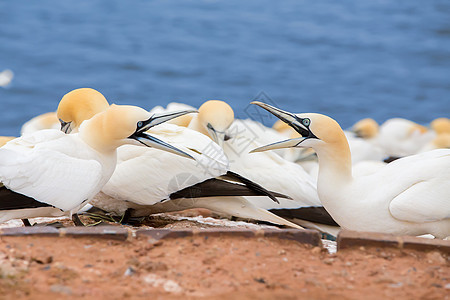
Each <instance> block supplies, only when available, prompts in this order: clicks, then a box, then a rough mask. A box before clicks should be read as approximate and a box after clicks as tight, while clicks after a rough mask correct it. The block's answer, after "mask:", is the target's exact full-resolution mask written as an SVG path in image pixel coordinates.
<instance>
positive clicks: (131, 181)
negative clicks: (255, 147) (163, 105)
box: [58, 90, 298, 227]
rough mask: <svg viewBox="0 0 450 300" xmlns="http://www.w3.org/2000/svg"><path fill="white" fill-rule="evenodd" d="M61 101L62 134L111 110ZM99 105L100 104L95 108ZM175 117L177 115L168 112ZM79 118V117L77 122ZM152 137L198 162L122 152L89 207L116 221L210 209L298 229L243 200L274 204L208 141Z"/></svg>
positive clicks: (180, 134) (136, 150)
mask: <svg viewBox="0 0 450 300" xmlns="http://www.w3.org/2000/svg"><path fill="white" fill-rule="evenodd" d="M97 93H98V92H97ZM91 96H94V97H91ZM63 100H64V102H63V101H61V104H60V105H59V107H58V116H59V118H60V119H61V121H62V124H63V128H69V127H70V128H69V130H67V132H69V131H70V130H71V129H76V126H77V125H79V124H81V122H83V119H89V118H90V117H91V116H92V114H95V113H98V112H100V111H102V110H104V109H105V105H106V106H107V105H108V104H107V102H106V104H105V101H106V100H104V98H101V97H97V96H96V92H95V91H92V90H78V91H77V92H71V93H68V94H67V95H66V96H64V98H63ZM95 102H100V104H99V105H93V104H94V103H95ZM86 110H88V112H86ZM171 114H176V112H171V111H167V112H166V115H171ZM157 115H158V114H155V116H157ZM75 116H78V117H79V119H78V120H77V121H76V120H75V119H74V118H75ZM68 124H70V125H68ZM148 133H150V134H151V135H152V136H155V137H158V138H159V139H161V140H165V141H167V142H169V143H170V144H171V145H175V146H176V147H177V148H179V149H182V150H183V151H184V152H186V153H189V154H190V155H191V156H192V157H194V158H195V161H194V160H187V159H184V158H182V157H177V156H174V155H171V154H169V153H164V152H161V151H158V150H154V149H149V148H142V147H136V146H134V145H124V146H122V147H119V148H118V150H117V152H118V160H117V166H116V169H115V171H114V173H113V175H112V177H111V178H110V180H109V181H108V183H106V184H105V185H104V186H103V188H102V191H101V192H100V193H99V194H97V195H96V196H95V197H94V198H93V199H92V201H91V204H93V205H94V206H96V207H98V208H101V209H103V210H105V211H107V212H109V213H112V214H114V215H123V214H124V213H125V212H126V211H127V210H128V209H131V216H147V215H150V214H153V213H160V212H167V211H177V210H183V209H187V208H208V209H210V210H212V211H214V212H216V213H219V214H225V215H231V216H237V217H241V218H249V219H256V220H262V221H268V222H272V223H276V224H281V225H287V226H290V227H298V226H297V225H295V224H293V223H290V222H288V221H286V220H284V219H283V218H280V217H278V216H276V215H274V214H272V213H270V212H268V211H266V210H264V209H261V208H258V207H255V206H254V205H252V204H251V203H250V202H248V201H247V200H246V198H245V197H242V196H246V195H260V196H270V197H271V198H272V199H275V198H274V197H273V196H272V193H270V192H268V191H266V190H265V189H264V188H262V187H260V186H259V185H257V184H255V183H252V182H250V181H248V180H246V179H245V178H242V177H241V176H239V175H237V174H234V173H231V172H228V171H229V169H228V160H227V158H226V156H225V155H224V154H223V151H222V149H221V148H220V147H219V146H218V145H216V144H214V143H212V142H211V140H210V139H209V138H208V137H207V136H205V135H203V134H201V133H199V132H196V131H194V130H190V129H188V128H185V127H180V126H177V125H174V124H161V125H160V126H157V127H154V128H152V129H151V130H150V131H149V132H148ZM258 198H264V197H258ZM275 200H276V199H275ZM270 201H272V200H270Z"/></svg>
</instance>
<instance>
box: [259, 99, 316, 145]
mask: <svg viewBox="0 0 450 300" xmlns="http://www.w3.org/2000/svg"><path fill="white" fill-rule="evenodd" d="M251 104H256V105H258V106H259V107H262V108H264V109H265V110H267V111H268V112H270V113H271V114H273V115H274V116H275V117H277V118H279V119H280V120H281V121H283V122H285V123H287V124H288V125H289V126H291V127H292V128H294V130H295V131H297V132H298V133H299V134H300V135H301V136H303V137H309V136H310V133H311V132H310V131H309V129H308V128H306V127H305V126H304V125H303V124H301V121H300V120H299V118H297V116H296V115H294V114H293V113H290V112H287V111H284V110H281V109H279V108H276V107H273V106H271V105H269V104H266V103H262V102H259V101H253V102H251Z"/></svg>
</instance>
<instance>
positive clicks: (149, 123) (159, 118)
mask: <svg viewBox="0 0 450 300" xmlns="http://www.w3.org/2000/svg"><path fill="white" fill-rule="evenodd" d="M190 113H198V111H196V110H180V111H172V112H164V113H157V114H154V115H153V116H152V117H151V118H150V119H148V120H146V121H143V125H142V127H141V128H138V129H139V131H147V130H149V129H150V128H152V127H154V126H156V125H159V124H161V123H164V122H167V121H170V120H172V119H175V118H178V117H181V116H184V115H186V114H190Z"/></svg>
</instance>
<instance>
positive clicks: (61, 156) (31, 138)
mask: <svg viewBox="0 0 450 300" xmlns="http://www.w3.org/2000/svg"><path fill="white" fill-rule="evenodd" d="M160 123H161V119H157V118H154V116H153V115H151V114H150V113H149V112H147V111H145V110H144V109H142V108H139V107H135V106H119V105H112V106H110V107H108V108H107V109H106V110H105V111H103V112H100V113H98V114H96V115H95V116H94V117H92V118H91V119H89V120H86V121H84V122H83V123H82V124H81V126H80V128H79V133H77V134H71V135H67V134H64V133H63V132H61V131H59V130H50V129H49V130H41V131H37V132H35V133H32V134H28V135H25V136H22V137H20V138H17V139H14V140H13V141H11V142H9V143H7V144H6V145H5V146H3V147H2V148H0V182H1V183H2V187H1V188H0V222H4V221H7V220H9V219H15V218H22V219H23V218H29V217H38V216H39V217H41V216H59V215H64V214H66V213H69V214H73V213H76V212H77V211H78V210H79V208H80V207H81V206H83V205H84V204H85V203H86V202H88V201H89V200H91V199H92V198H93V197H94V196H95V195H96V194H97V193H98V192H99V191H100V190H101V188H102V187H103V185H104V184H105V183H106V182H108V180H109V178H110V177H111V175H112V174H113V171H114V169H115V167H116V149H117V147H119V146H122V145H126V144H132V145H140V146H147V147H158V148H159V149H164V150H166V151H169V152H172V153H176V154H179V155H182V156H185V157H189V158H191V157H190V155H189V154H187V153H185V152H183V151H181V150H179V149H177V148H175V147H173V146H171V145H169V144H167V143H164V142H161V141H159V140H158V139H156V138H154V137H152V136H151V135H149V134H148V133H146V132H147V130H148V129H150V128H151V127H153V126H155V125H157V124H160Z"/></svg>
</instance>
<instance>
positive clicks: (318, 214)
mask: <svg viewBox="0 0 450 300" xmlns="http://www.w3.org/2000/svg"><path fill="white" fill-rule="evenodd" d="M269 211H270V212H271V213H273V214H275V215H277V216H279V217H282V218H287V219H301V220H306V221H310V222H314V223H318V224H324V225H330V226H339V225H338V223H336V221H335V220H334V219H333V218H332V217H331V216H330V214H329V213H328V212H327V211H326V210H325V208H324V207H323V206H308V207H300V208H283V209H271V210H269Z"/></svg>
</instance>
